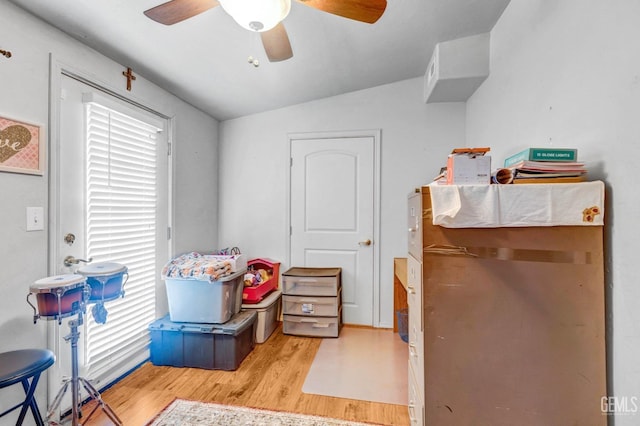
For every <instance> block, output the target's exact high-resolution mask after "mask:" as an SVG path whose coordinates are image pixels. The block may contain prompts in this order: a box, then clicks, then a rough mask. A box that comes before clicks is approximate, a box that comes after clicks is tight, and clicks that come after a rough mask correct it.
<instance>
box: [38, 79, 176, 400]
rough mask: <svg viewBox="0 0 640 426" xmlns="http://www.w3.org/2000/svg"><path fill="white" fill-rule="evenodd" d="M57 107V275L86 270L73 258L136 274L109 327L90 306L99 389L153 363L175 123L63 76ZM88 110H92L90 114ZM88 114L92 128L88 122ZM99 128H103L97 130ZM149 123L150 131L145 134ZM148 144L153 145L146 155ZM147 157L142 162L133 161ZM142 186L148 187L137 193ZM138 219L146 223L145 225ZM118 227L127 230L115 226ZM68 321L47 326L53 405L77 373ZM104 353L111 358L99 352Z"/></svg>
mask: <svg viewBox="0 0 640 426" xmlns="http://www.w3.org/2000/svg"><path fill="white" fill-rule="evenodd" d="M98 98H99V99H100V106H95V105H94V106H93V107H89V106H88V105H89V104H97V101H96V99H98ZM55 105H56V107H55V111H57V114H55V115H56V119H57V128H58V136H57V138H54V139H53V141H54V143H53V145H54V146H53V149H52V153H51V163H52V167H51V169H52V170H51V185H52V191H51V194H52V200H51V215H50V216H51V218H52V222H53V224H52V225H53V226H52V234H51V240H50V245H51V253H52V255H51V262H52V265H51V269H52V272H53V274H55V275H58V274H68V273H75V272H76V271H77V269H78V268H79V267H82V266H83V265H84V263H83V262H80V263H78V264H73V265H71V266H65V264H64V259H65V258H66V257H67V256H73V257H74V258H76V259H83V260H88V258H89V256H92V257H93V262H116V263H122V264H124V266H126V267H127V268H128V272H129V277H128V281H127V283H126V284H125V286H124V294H125V297H124V298H118V299H116V300H111V301H108V302H106V303H104V306H105V308H106V309H107V311H108V315H107V321H106V323H100V322H99V321H98V322H96V321H95V320H94V317H92V313H91V312H92V310H91V308H92V305H89V304H88V305H87V310H86V313H85V314H84V315H83V320H84V325H83V327H81V328H80V341H79V343H78V351H79V364H80V365H79V370H80V375H81V376H82V377H85V378H87V379H90V380H92V381H93V382H94V386H95V387H96V388H101V387H103V386H105V385H107V384H108V383H110V382H111V381H113V380H114V379H116V378H118V377H120V376H121V375H122V374H123V373H125V372H126V371H128V370H130V369H131V368H133V367H135V366H137V365H138V364H139V363H141V362H143V361H144V360H145V359H147V358H148V332H147V331H146V328H147V326H148V323H149V322H150V321H151V320H153V319H154V318H155V316H156V315H155V314H156V312H155V289H156V288H157V286H158V285H159V284H158V283H159V280H158V279H157V278H158V276H159V268H160V267H161V266H162V264H163V263H164V262H166V259H168V257H169V254H168V252H169V244H168V235H167V234H168V233H167V228H168V218H169V213H168V212H169V207H168V203H169V196H168V194H169V190H168V170H169V168H168V164H169V160H168V156H167V136H166V133H167V132H166V128H167V126H168V124H167V120H166V119H163V118H161V117H158V116H157V115H155V114H152V113H150V112H148V111H145V110H142V109H141V108H138V107H135V106H133V105H130V104H127V103H126V102H124V101H121V100H118V99H116V98H114V97H112V96H109V95H108V94H105V93H102V92H99V91H97V90H96V89H94V88H92V87H89V86H88V85H86V84H84V83H83V82H80V81H78V80H76V79H74V78H70V77H68V76H66V75H62V76H61V78H60V93H59V99H57V100H56V104H55ZM90 108H94V109H93V110H92V111H94V112H93V115H91V114H92V113H90V112H89V111H90ZM98 108H100V111H106V114H105V115H104V117H106V118H104V119H103V117H102V116H100V114H99V113H97V112H95V111H98ZM87 117H93V118H92V120H94V121H93V122H91V123H88V120H87ZM123 117H125V119H124V120H123ZM127 120H128V121H127ZM98 121H103V122H101V123H100V124H96V122H98ZM104 121H108V123H105V122H104ZM115 121H118V122H119V123H124V124H115V123H114V122H115ZM144 125H146V126H148V127H147V128H148V129H149V130H148V131H147V133H144V132H141V133H140V134H138V133H137V131H138V129H140V128H142V127H143V126H144ZM127 126H128V127H127ZM105 127H106V128H107V129H108V131H107V132H105V131H104V128H105ZM96 129H97V130H96ZM116 129H117V130H116ZM121 129H122V130H121ZM131 129H133V130H131ZM119 132H122V133H119ZM125 132H129V134H126V135H125V134H124V133H125ZM116 133H118V134H116ZM96 134H98V135H97V136H95V135H96ZM145 137H146V138H147V140H146V141H142V139H143V138H145ZM102 139H104V140H105V141H106V142H105V144H104V146H106V147H107V148H106V150H103V148H102V146H101V145H100V144H99V143H95V144H93V145H91V146H92V148H91V152H88V151H89V149H88V148H87V147H88V146H89V145H90V144H89V143H88V141H89V140H102ZM136 139H140V140H141V142H139V143H138V142H137V141H136ZM124 140H126V142H122V141H124ZM131 141H133V143H131ZM145 144H146V146H152V148H150V149H146V150H145V148H144V146H145ZM132 147H133V148H132ZM101 150H102V151H101ZM141 157H145V158H144V159H143V160H140V161H137V160H136V158H141ZM151 181H154V182H151ZM139 187H145V188H146V189H145V190H144V191H140V190H138V189H139ZM149 188H151V189H149ZM145 191H146V192H145ZM140 194H144V195H140ZM145 209H146V210H145ZM143 210H144V212H145V213H144V214H141V213H140V212H141V211H143ZM141 216H145V217H144V219H143V220H142V221H141V220H140V217H141ZM123 218H124V219H123ZM114 223H120V224H126V225H123V227H122V229H115V227H114V225H113V224H114ZM71 319H76V317H70V318H66V319H65V320H64V321H63V322H62V324H61V325H58V324H57V321H50V327H49V346H50V347H51V348H52V349H53V350H54V351H55V352H56V355H57V362H56V368H54V369H52V372H51V373H50V375H49V378H50V380H49V386H50V393H49V395H50V399H51V398H53V397H54V396H55V395H56V393H57V390H58V389H59V387H60V385H61V381H62V378H63V377H69V376H70V374H71V356H70V348H69V344H68V343H66V342H65V341H64V340H63V339H62V337H63V336H66V335H67V334H68V333H69V330H70V329H69V328H68V324H67V323H68V321H69V320H71ZM145 321H146V322H145ZM137 323H140V324H137ZM123 325H124V328H123ZM130 326H134V328H136V327H137V329H135V330H134V329H133V328H131V329H130V328H129V327H130ZM132 333H135V335H133V334H132ZM145 333H146V334H145ZM120 339H122V340H120ZM88 342H89V343H88ZM93 342H98V343H93ZM101 342H104V345H102V343H101ZM91 348H94V349H93V352H92V351H91ZM102 348H104V352H100V351H101V350H102ZM64 405H66V406H67V407H68V406H70V404H65V403H63V406H64ZM61 408H63V407H61Z"/></svg>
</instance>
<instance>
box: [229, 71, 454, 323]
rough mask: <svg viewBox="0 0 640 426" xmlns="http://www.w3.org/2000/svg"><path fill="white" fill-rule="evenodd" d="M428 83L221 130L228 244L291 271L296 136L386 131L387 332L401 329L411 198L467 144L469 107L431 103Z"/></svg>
mask: <svg viewBox="0 0 640 426" xmlns="http://www.w3.org/2000/svg"><path fill="white" fill-rule="evenodd" d="M422 87H423V86H422V78H416V79H411V80H405V81H401V82H399V83H394V84H389V85H385V86H380V87H376V88H373V89H368V90H363V91H358V92H354V93H350V94H346V95H341V96H336V97H332V98H327V99H321V100H317V101H313V102H309V103H305V104H301V105H297V106H293V107H289V108H283V109H279V110H275V111H270V112H266V113H261V114H256V115H252V116H247V117H242V118H238V119H234V120H229V121H224V122H222V123H221V124H220V212H219V217H220V222H219V223H220V228H219V232H220V243H221V245H222V246H238V247H240V249H241V250H242V251H243V253H246V254H247V256H248V257H249V258H252V257H261V256H266V257H271V258H273V259H277V260H280V261H281V262H282V263H283V265H282V266H281V268H282V269H281V270H283V271H284V270H286V269H287V268H288V267H289V266H290V265H286V247H287V241H288V240H287V238H288V235H287V232H286V226H285V225H286V213H287V212H286V202H287V201H286V200H287V193H288V188H287V187H286V179H287V177H286V176H287V173H288V172H289V152H288V151H287V149H288V139H287V134H288V133H298V132H321V131H338V130H361V129H382V137H381V151H382V155H381V162H382V166H381V167H382V171H381V181H382V182H381V223H382V225H381V233H380V241H378V242H377V243H378V244H380V251H381V265H380V281H381V282H380V295H381V312H380V319H381V324H380V325H381V326H384V327H390V326H392V324H393V258H394V257H406V256H407V241H406V232H407V219H406V214H407V213H406V211H407V208H406V203H407V195H408V194H409V193H410V192H411V191H412V190H413V189H414V188H415V187H417V186H420V185H422V184H426V183H428V182H430V181H431V179H432V178H433V177H435V176H436V175H437V174H438V172H439V170H440V167H442V166H444V165H445V163H446V156H447V154H448V153H449V152H450V150H451V147H455V146H461V144H464V133H465V132H464V104H463V103H445V104H437V105H436V104H430V105H426V104H425V103H424V102H423V100H422Z"/></svg>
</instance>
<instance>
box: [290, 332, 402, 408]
mask: <svg viewBox="0 0 640 426" xmlns="http://www.w3.org/2000/svg"><path fill="white" fill-rule="evenodd" d="M408 363H409V349H408V346H407V344H406V343H405V342H403V341H402V340H401V339H400V336H398V334H397V333H393V332H392V331H391V330H381V329H369V328H354V327H343V328H342V331H341V332H340V337H338V338H334V339H329V338H326V339H323V340H322V343H321V344H320V348H319V349H318V353H317V354H316V357H315V358H314V360H313V364H311V368H310V369H309V373H308V374H307V378H306V379H305V382H304V385H303V386H302V392H304V393H310V394H316V395H326V396H334V397H338V398H349V399H358V400H364V401H373V402H382V403H388V404H398V405H407V403H408V384H407V382H408V372H407V368H408Z"/></svg>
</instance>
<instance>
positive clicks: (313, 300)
mask: <svg viewBox="0 0 640 426" xmlns="http://www.w3.org/2000/svg"><path fill="white" fill-rule="evenodd" d="M298 303H319V302H318V299H301V300H300V301H299V302H298Z"/></svg>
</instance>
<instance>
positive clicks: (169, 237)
mask: <svg viewBox="0 0 640 426" xmlns="http://www.w3.org/2000/svg"><path fill="white" fill-rule="evenodd" d="M170 239H171V227H170V226H167V240H170Z"/></svg>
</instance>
